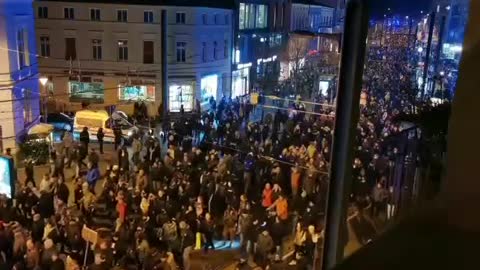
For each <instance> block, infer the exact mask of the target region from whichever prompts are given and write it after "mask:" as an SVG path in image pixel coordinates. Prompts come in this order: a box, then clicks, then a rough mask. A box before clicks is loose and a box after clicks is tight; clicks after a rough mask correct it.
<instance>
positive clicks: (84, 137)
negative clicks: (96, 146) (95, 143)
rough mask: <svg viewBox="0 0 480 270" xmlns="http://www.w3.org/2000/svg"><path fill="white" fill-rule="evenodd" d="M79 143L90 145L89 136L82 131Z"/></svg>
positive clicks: (86, 132)
mask: <svg viewBox="0 0 480 270" xmlns="http://www.w3.org/2000/svg"><path fill="white" fill-rule="evenodd" d="M80 142H82V143H90V134H89V133H88V131H86V130H84V131H82V132H80Z"/></svg>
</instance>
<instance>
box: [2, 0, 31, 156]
mask: <svg viewBox="0 0 480 270" xmlns="http://www.w3.org/2000/svg"><path fill="white" fill-rule="evenodd" d="M31 4H32V3H31V1H28V0H22V1H15V2H14V1H1V2H0V48H1V49H0V63H1V64H0V81H1V83H0V85H1V86H0V126H1V127H2V132H1V138H2V140H1V142H2V143H1V148H2V149H1V150H4V149H6V148H11V149H12V151H13V152H16V151H17V150H18V147H16V145H17V144H16V143H17V142H20V141H21V140H22V139H23V137H24V135H25V134H26V132H27V130H28V128H29V127H31V126H32V125H33V124H35V123H37V122H38V120H39V119H38V116H39V91H38V85H39V83H38V69H37V62H36V58H35V54H36V48H35V38H34V23H33V14H32V8H31V7H32V6H31ZM20 30H22V31H23V35H20V36H21V37H23V43H24V46H23V48H24V56H25V57H24V59H25V62H24V65H23V66H21V65H20V62H19V50H18V49H19V46H18V44H19V40H21V39H19V38H18V36H19V35H18V33H19V31H20Z"/></svg>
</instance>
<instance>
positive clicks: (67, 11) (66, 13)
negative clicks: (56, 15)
mask: <svg viewBox="0 0 480 270" xmlns="http://www.w3.org/2000/svg"><path fill="white" fill-rule="evenodd" d="M63 18H65V19H67V20H73V19H75V10H74V9H73V8H72V7H66V8H63Z"/></svg>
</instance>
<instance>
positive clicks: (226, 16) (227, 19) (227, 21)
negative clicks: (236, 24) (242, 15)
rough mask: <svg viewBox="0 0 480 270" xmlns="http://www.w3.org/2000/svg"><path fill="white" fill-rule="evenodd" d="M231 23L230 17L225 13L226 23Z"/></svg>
mask: <svg viewBox="0 0 480 270" xmlns="http://www.w3.org/2000/svg"><path fill="white" fill-rule="evenodd" d="M229 23H230V17H229V16H228V14H225V24H229Z"/></svg>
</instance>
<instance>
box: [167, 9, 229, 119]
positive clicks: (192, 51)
mask: <svg viewBox="0 0 480 270" xmlns="http://www.w3.org/2000/svg"><path fill="white" fill-rule="evenodd" d="M201 2H202V1H200V3H201ZM178 4H179V3H177V6H175V3H173V2H172V5H171V6H166V7H163V8H164V9H165V14H166V19H165V21H166V22H165V24H166V25H165V33H166V35H167V39H166V61H167V63H166V67H167V76H168V78H167V91H168V95H166V99H168V102H167V107H166V109H167V110H168V111H170V112H179V111H180V109H181V107H182V106H183V110H184V111H186V112H188V111H192V110H193V109H194V108H195V104H196V103H199V104H200V105H201V107H202V108H206V107H208V104H209V99H210V98H211V97H213V98H214V99H216V100H217V99H220V98H222V97H229V96H230V89H231V74H232V73H231V72H232V70H231V68H232V66H231V63H232V59H231V56H232V44H233V27H232V25H233V23H232V17H233V5H231V6H228V5H224V6H220V7H216V6H215V5H212V6H200V7H199V6H181V5H180V6H178ZM194 4H198V3H194Z"/></svg>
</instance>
